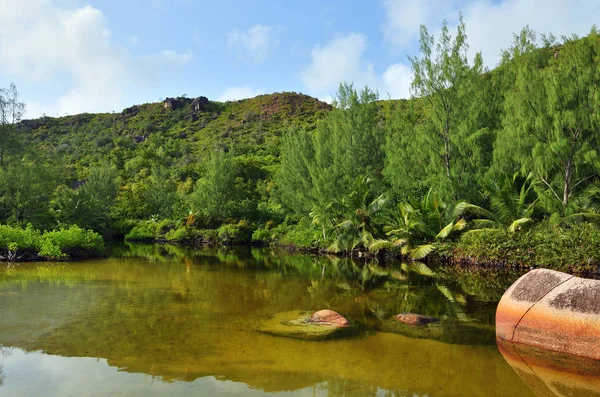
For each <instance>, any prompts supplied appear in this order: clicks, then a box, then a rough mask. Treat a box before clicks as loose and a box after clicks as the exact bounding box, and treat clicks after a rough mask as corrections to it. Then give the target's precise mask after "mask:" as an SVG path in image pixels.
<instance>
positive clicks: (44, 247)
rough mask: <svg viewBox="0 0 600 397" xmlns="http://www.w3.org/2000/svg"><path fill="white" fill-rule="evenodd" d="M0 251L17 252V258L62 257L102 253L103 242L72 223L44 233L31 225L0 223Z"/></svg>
mask: <svg viewBox="0 0 600 397" xmlns="http://www.w3.org/2000/svg"><path fill="white" fill-rule="evenodd" d="M0 250H2V251H5V252H7V251H9V252H13V253H17V252H18V254H17V255H16V256H17V257H21V258H22V257H23V256H25V257H27V258H37V259H40V258H41V259H51V260H62V259H67V258H71V259H79V258H86V257H95V256H99V255H102V254H104V253H105V245H104V240H103V239H102V237H101V236H100V235H99V234H98V233H96V232H94V231H91V230H86V229H82V228H80V227H79V226H75V225H73V226H70V227H69V228H61V229H58V230H52V231H46V232H44V233H41V232H40V231H39V230H36V229H34V228H33V227H31V226H27V228H25V229H22V228H18V227H11V226H6V225H0Z"/></svg>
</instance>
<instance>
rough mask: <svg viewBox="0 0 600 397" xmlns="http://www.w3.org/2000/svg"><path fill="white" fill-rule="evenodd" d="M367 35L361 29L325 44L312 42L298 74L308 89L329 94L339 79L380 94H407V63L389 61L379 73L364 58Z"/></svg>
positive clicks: (311, 91) (318, 93) (315, 93)
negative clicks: (302, 67) (359, 31)
mask: <svg viewBox="0 0 600 397" xmlns="http://www.w3.org/2000/svg"><path fill="white" fill-rule="evenodd" d="M366 49H367V38H366V36H365V35H364V34H361V33H350V34H348V35H345V36H337V37H336V38H334V39H333V40H331V41H330V42H329V43H327V44H326V45H324V46H319V45H317V46H315V48H314V49H313V50H312V52H311V61H310V64H309V65H308V66H306V67H305V68H304V70H303V71H302V73H301V74H300V79H301V81H302V82H303V83H304V85H305V86H306V87H307V89H308V90H309V92H310V93H311V94H313V95H316V96H318V97H320V98H331V94H332V93H335V92H336V91H337V88H338V86H339V84H340V83H354V86H355V87H356V88H358V89H360V88H362V87H364V86H368V87H369V88H371V89H374V90H378V91H379V93H380V95H381V96H382V97H387V94H388V93H389V95H390V96H391V97H392V98H408V97H409V92H408V88H409V86H410V79H411V75H412V73H411V70H410V67H409V66H407V65H404V64H402V63H397V64H393V65H390V66H389V67H388V68H387V69H386V70H385V71H384V72H383V73H382V74H381V75H379V74H377V73H376V71H375V68H374V65H373V64H372V63H370V62H367V61H365V60H364V59H363V58H364V52H365V50H366Z"/></svg>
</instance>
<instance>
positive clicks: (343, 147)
mask: <svg viewBox="0 0 600 397" xmlns="http://www.w3.org/2000/svg"><path fill="white" fill-rule="evenodd" d="M377 99H378V95H377V93H375V92H373V91H371V90H369V89H368V88H365V89H363V90H361V91H360V92H358V91H356V90H355V89H354V87H353V86H352V85H348V84H342V85H340V88H339V90H338V94H337V97H336V99H335V101H334V106H335V108H334V110H333V111H332V112H331V113H329V114H328V115H327V117H326V118H325V119H324V120H322V121H321V122H320V123H319V124H318V126H317V128H316V130H315V131H314V132H308V131H302V130H300V131H298V130H297V129H294V130H291V131H290V132H288V134H287V135H286V136H285V137H284V139H283V143H282V152H281V157H282V160H281V169H280V171H279V173H278V175H277V176H276V178H275V179H276V182H277V186H278V194H279V196H280V201H281V202H282V203H283V204H284V205H287V206H288V208H290V209H292V210H294V211H295V212H297V213H302V214H306V213H307V212H308V211H311V210H314V209H315V207H316V206H320V207H322V208H325V207H327V206H328V205H329V204H330V203H331V202H332V201H334V200H335V199H338V198H340V197H343V196H345V195H347V194H349V193H350V192H352V190H353V185H354V183H355V181H356V180H357V178H361V177H363V176H369V177H372V178H374V180H377V179H379V180H380V179H381V172H382V169H383V150H382V145H383V142H384V141H385V134H384V129H383V126H382V123H381V122H380V121H381V120H380V118H381V117H380V113H379V107H378V105H377V103H376V100H377Z"/></svg>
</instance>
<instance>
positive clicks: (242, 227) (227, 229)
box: [217, 220, 252, 244]
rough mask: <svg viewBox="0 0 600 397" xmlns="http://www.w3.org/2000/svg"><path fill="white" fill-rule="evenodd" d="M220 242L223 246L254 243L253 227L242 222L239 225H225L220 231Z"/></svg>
mask: <svg viewBox="0 0 600 397" xmlns="http://www.w3.org/2000/svg"><path fill="white" fill-rule="evenodd" d="M217 233H218V234H217V235H218V240H219V242H221V243H222V244H241V243H248V242H251V241H252V227H250V225H249V224H248V223H247V222H246V221H244V220H241V221H239V223H238V224H237V225H232V224H225V225H223V226H221V227H220V228H219V229H218V232H217Z"/></svg>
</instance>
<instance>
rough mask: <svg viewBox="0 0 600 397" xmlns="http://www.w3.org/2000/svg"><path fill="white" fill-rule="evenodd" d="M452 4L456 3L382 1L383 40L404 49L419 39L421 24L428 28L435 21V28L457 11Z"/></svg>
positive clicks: (418, 0)
mask: <svg viewBox="0 0 600 397" xmlns="http://www.w3.org/2000/svg"><path fill="white" fill-rule="evenodd" d="M453 3H460V2H457V1H444V0H433V1H429V2H425V1H423V0H383V2H382V4H383V8H384V11H385V21H384V23H383V25H382V30H383V33H384V36H385V38H386V39H387V40H388V41H389V42H391V43H392V44H394V45H396V46H400V47H404V46H406V45H407V44H410V43H413V42H414V40H415V39H416V38H418V37H419V29H420V27H421V25H422V24H425V25H426V26H428V27H429V24H430V23H432V22H434V21H435V26H436V27H437V26H438V25H439V24H440V23H441V21H442V20H443V19H444V18H445V17H446V16H447V15H448V14H451V15H453V17H456V15H455V14H457V13H458V10H457V9H456V8H455V7H454V4H453Z"/></svg>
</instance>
